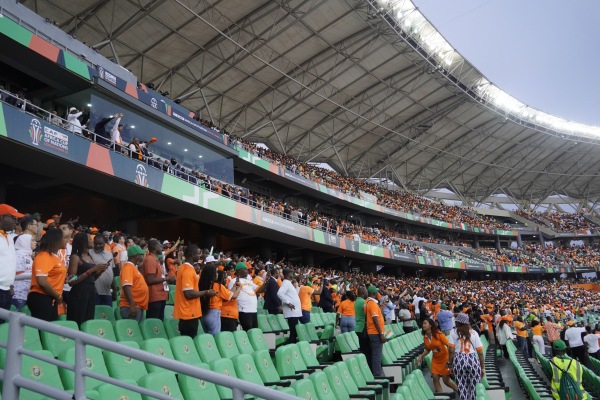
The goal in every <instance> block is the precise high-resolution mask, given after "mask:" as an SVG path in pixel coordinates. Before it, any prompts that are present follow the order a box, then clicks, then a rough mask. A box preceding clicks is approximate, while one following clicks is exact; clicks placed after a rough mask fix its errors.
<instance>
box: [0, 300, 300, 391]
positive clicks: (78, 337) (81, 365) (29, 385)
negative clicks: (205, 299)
mask: <svg viewBox="0 0 600 400" xmlns="http://www.w3.org/2000/svg"><path fill="white" fill-rule="evenodd" d="M0 319H4V320H7V321H8V324H9V327H8V341H7V342H6V343H0V347H3V348H5V349H6V365H5V368H4V370H0V379H1V380H2V382H3V385H2V397H3V398H5V399H18V398H19V391H20V389H27V390H31V391H34V392H37V393H41V394H45V395H48V396H50V397H53V398H55V399H64V400H69V399H75V400H84V399H86V396H85V392H86V390H85V388H86V382H85V378H87V377H89V378H94V379H98V380H100V381H102V382H105V383H107V384H110V385H114V386H119V387H121V388H124V389H128V390H131V391H133V392H137V393H140V394H144V395H147V396H152V397H154V398H157V399H161V400H173V397H170V396H166V395H164V394H160V393H157V392H153V391H151V390H148V389H145V388H141V387H138V386H136V385H132V384H130V383H126V382H122V381H120V380H118V379H115V378H111V377H108V376H105V375H100V374H97V373H94V372H92V371H88V370H87V369H86V366H85V365H86V353H85V346H86V345H88V346H94V347H97V348H99V349H102V350H107V351H111V352H113V353H117V354H120V355H123V356H126V357H131V358H134V359H136V360H140V361H142V362H144V363H149V364H153V365H156V366H158V367H161V368H165V369H167V370H170V371H173V372H175V373H178V374H184V375H188V376H191V377H193V378H197V379H201V380H205V381H207V382H211V383H214V384H215V385H220V386H226V387H231V389H232V391H233V399H234V400H242V399H243V398H244V395H245V394H251V395H254V396H256V397H260V398H263V399H267V400H297V399H298V398H297V397H295V396H292V395H290V394H287V393H282V392H279V391H276V390H273V389H269V388H266V387H263V386H260V385H257V384H254V383H251V382H247V381H243V380H241V379H237V378H233V377H230V376H227V375H223V374H220V373H217V372H213V371H209V370H205V369H202V368H198V367H194V366H191V365H188V364H185V363H183V362H180V361H175V360H171V359H168V358H164V357H159V356H157V355H155V354H151V353H148V352H146V351H144V350H139V349H134V348H131V347H129V346H125V345H123V344H120V343H115V342H112V341H110V340H106V339H102V338H99V337H96V336H93V335H90V334H88V333H84V332H80V331H77V330H74V329H70V328H67V327H64V326H60V325H56V324H53V323H51V322H47V321H43V320H40V319H37V318H33V317H30V316H27V315H25V314H22V313H18V312H12V311H8V310H4V309H0ZM26 326H28V327H32V328H35V329H38V330H42V331H46V332H50V333H53V334H55V335H59V336H61V337H65V338H68V339H72V340H74V341H75V362H74V365H73V366H71V365H70V364H67V363H64V362H62V361H59V360H56V359H54V358H50V357H46V356H43V355H41V354H38V353H36V352H35V351H32V350H29V349H26V348H24V347H23V339H24V337H25V327H26ZM24 355H26V356H29V357H32V358H35V359H38V360H40V361H44V362H48V363H50V364H53V365H56V366H57V367H59V368H67V369H69V370H71V371H73V372H74V374H75V380H74V382H75V388H74V394H71V393H70V392H68V391H63V390H60V389H57V388H55V387H52V386H48V385H46V384H43V383H41V382H37V381H34V380H31V379H27V378H25V377H23V376H21V366H22V362H23V356H24Z"/></svg>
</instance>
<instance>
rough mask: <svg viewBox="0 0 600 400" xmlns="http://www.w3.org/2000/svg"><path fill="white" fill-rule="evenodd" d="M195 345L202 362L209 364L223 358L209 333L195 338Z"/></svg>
mask: <svg viewBox="0 0 600 400" xmlns="http://www.w3.org/2000/svg"><path fill="white" fill-rule="evenodd" d="M194 344H195V345H196V350H198V355H199V356H200V359H201V360H202V362H205V363H209V364H210V362H211V361H214V360H218V359H219V358H221V353H219V348H218V347H217V343H215V338H214V337H213V335H211V334H209V333H203V334H201V335H198V336H196V337H195V338H194Z"/></svg>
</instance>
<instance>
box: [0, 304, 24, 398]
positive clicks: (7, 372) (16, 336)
mask: <svg viewBox="0 0 600 400" xmlns="http://www.w3.org/2000/svg"><path fill="white" fill-rule="evenodd" d="M19 319H20V314H18V313H14V312H13V313H10V315H9V317H8V322H4V323H5V324H6V323H8V341H7V343H6V345H7V346H6V366H5V367H4V382H3V385H2V398H4V399H18V398H19V389H20V388H19V387H18V386H17V385H15V383H14V381H15V378H17V377H18V376H19V375H21V364H22V363H23V357H22V355H21V349H22V348H23V339H24V336H25V327H24V326H23V325H21V322H20V321H19Z"/></svg>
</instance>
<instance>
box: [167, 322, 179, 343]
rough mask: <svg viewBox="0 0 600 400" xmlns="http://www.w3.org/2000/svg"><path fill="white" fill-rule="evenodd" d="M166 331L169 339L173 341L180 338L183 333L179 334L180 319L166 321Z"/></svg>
mask: <svg viewBox="0 0 600 400" xmlns="http://www.w3.org/2000/svg"><path fill="white" fill-rule="evenodd" d="M164 326H165V331H166V332H167V337H168V338H169V339H172V338H174V337H177V336H180V335H181V332H179V320H178V319H173V318H170V319H166V318H165V321H164Z"/></svg>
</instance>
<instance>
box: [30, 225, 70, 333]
mask: <svg viewBox="0 0 600 400" xmlns="http://www.w3.org/2000/svg"><path fill="white" fill-rule="evenodd" d="M66 246H67V241H66V239H65V238H64V237H63V232H62V230H60V229H49V230H48V232H46V234H45V235H44V236H42V240H41V242H40V252H39V254H38V255H37V256H36V257H35V259H34V260H33V266H32V275H31V289H30V290H29V295H28V296H27V306H28V307H29V310H30V311H31V316H32V317H35V318H39V319H43V320H45V321H54V320H56V319H57V318H58V306H59V304H62V303H64V302H63V296H62V292H63V286H64V284H65V277H66V276H67V269H66V268H65V265H64V263H63V261H62V260H61V259H60V258H59V257H58V256H57V255H56V254H57V253H58V251H59V250H60V249H64V248H65V247H66Z"/></svg>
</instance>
